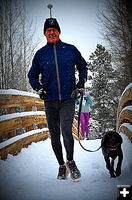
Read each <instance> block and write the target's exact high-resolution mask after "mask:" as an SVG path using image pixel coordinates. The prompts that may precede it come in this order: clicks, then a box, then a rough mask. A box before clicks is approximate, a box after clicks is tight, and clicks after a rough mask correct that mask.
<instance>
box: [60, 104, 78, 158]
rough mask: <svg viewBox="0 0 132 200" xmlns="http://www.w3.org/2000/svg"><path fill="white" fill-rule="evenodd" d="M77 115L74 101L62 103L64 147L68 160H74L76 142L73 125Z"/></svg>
mask: <svg viewBox="0 0 132 200" xmlns="http://www.w3.org/2000/svg"><path fill="white" fill-rule="evenodd" d="M74 113H75V102H74V100H64V101H62V102H61V109H60V123H61V129H62V135H63V140H64V146H65V149H66V153H67V160H73V148H74V140H73V136H72V124H73V119H74Z"/></svg>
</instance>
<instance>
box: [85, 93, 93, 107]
mask: <svg viewBox="0 0 132 200" xmlns="http://www.w3.org/2000/svg"><path fill="white" fill-rule="evenodd" d="M86 103H87V104H89V105H92V98H91V96H90V95H89V94H87V96H86Z"/></svg>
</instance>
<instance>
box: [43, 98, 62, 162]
mask: <svg viewBox="0 0 132 200" xmlns="http://www.w3.org/2000/svg"><path fill="white" fill-rule="evenodd" d="M59 105H60V102H59V101H50V102H45V111H46V117H47V122H48V128H49V131H50V136H51V144H52V148H53V151H54V153H55V155H56V158H57V160H58V163H59V165H63V164H64V159H63V154H62V145H61V142H60V117H59Z"/></svg>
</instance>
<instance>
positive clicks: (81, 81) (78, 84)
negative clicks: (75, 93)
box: [77, 78, 85, 89]
mask: <svg viewBox="0 0 132 200" xmlns="http://www.w3.org/2000/svg"><path fill="white" fill-rule="evenodd" d="M84 84H85V80H84V78H80V80H79V82H78V83H77V88H78V89H80V88H84Z"/></svg>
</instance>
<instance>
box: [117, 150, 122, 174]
mask: <svg viewBox="0 0 132 200" xmlns="http://www.w3.org/2000/svg"><path fill="white" fill-rule="evenodd" d="M122 160H123V153H122V150H121V153H120V155H119V156H118V163H117V168H116V176H120V175H121V166H122Z"/></svg>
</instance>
